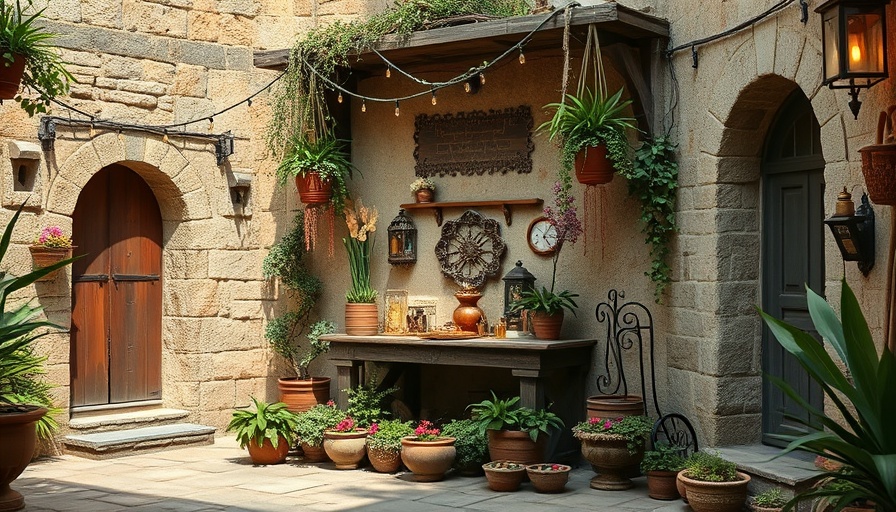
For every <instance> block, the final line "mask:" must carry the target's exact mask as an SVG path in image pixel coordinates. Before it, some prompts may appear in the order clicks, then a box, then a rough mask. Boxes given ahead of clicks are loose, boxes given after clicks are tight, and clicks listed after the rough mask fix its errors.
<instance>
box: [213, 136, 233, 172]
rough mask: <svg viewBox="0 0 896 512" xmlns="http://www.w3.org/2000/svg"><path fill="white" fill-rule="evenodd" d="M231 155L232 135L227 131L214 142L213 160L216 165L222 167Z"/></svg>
mask: <svg viewBox="0 0 896 512" xmlns="http://www.w3.org/2000/svg"><path fill="white" fill-rule="evenodd" d="M232 154H233V133H231V132H230V131H229V130H228V131H226V132H224V133H222V134H221V135H219V136H218V140H217V141H215V158H216V159H217V161H218V165H224V162H225V161H226V160H227V157H229V156H230V155H232Z"/></svg>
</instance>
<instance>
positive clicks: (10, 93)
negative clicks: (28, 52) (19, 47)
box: [0, 53, 25, 100]
mask: <svg viewBox="0 0 896 512" xmlns="http://www.w3.org/2000/svg"><path fill="white" fill-rule="evenodd" d="M13 58H15V61H13V63H12V64H10V66H9V67H6V64H7V62H9V61H7V60H6V59H3V60H2V63H0V100H11V99H13V98H15V97H16V94H18V93H19V87H20V86H21V85H22V75H23V74H24V73H25V56H24V55H22V54H20V53H14V54H13Z"/></svg>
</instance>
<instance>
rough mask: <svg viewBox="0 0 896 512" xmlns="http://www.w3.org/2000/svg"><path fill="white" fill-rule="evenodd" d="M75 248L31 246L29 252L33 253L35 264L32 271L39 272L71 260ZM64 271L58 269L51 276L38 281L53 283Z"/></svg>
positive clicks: (32, 257)
mask: <svg viewBox="0 0 896 512" xmlns="http://www.w3.org/2000/svg"><path fill="white" fill-rule="evenodd" d="M73 249H74V247H65V248H62V247H44V246H42V245H29V246H28V250H29V251H31V259H32V260H33V262H34V264H33V265H32V269H34V270H37V269H40V268H44V267H49V266H50V265H53V264H55V263H59V262H60V261H62V260H64V259H67V258H71V257H72V250H73ZM60 270H62V269H56V270H54V271H52V272H50V273H49V274H47V275H45V276H43V277H41V278H40V279H38V281H52V280H53V279H56V276H57V275H59V271H60Z"/></svg>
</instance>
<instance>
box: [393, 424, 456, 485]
mask: <svg viewBox="0 0 896 512" xmlns="http://www.w3.org/2000/svg"><path fill="white" fill-rule="evenodd" d="M455 441H456V439H455V438H453V437H448V436H444V435H442V431H441V430H440V429H438V428H436V426H435V425H433V424H432V423H431V422H430V421H428V420H421V421H420V423H419V424H418V425H417V428H415V429H414V433H413V434H412V435H410V436H406V437H403V438H402V439H401V462H402V463H403V464H404V465H405V466H407V468H408V469H410V470H411V472H412V473H414V479H415V480H416V481H418V482H437V481H439V480H442V479H443V478H445V473H446V472H447V471H448V470H449V469H451V465H452V464H454V457H455V456H456V455H457V450H456V449H455V448H454V442H455Z"/></svg>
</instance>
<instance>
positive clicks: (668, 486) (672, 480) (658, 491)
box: [647, 471, 681, 500]
mask: <svg viewBox="0 0 896 512" xmlns="http://www.w3.org/2000/svg"><path fill="white" fill-rule="evenodd" d="M647 495H648V496H650V497H651V498H653V499H655V500H677V499H678V498H680V497H681V494H680V493H679V492H678V471H648V472H647Z"/></svg>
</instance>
